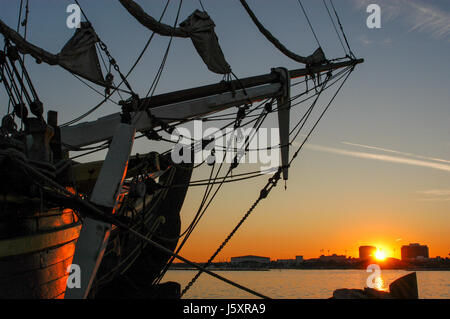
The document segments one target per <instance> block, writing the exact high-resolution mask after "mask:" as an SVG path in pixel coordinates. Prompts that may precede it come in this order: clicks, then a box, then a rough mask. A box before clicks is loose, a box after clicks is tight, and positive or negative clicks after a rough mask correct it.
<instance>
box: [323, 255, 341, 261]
mask: <svg viewBox="0 0 450 319" xmlns="http://www.w3.org/2000/svg"><path fill="white" fill-rule="evenodd" d="M346 259H347V256H345V255H336V254H333V255H331V256H324V255H321V256H320V257H319V260H320V261H345V260H346Z"/></svg>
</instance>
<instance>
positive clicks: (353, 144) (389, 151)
mask: <svg viewBox="0 0 450 319" xmlns="http://www.w3.org/2000/svg"><path fill="white" fill-rule="evenodd" d="M341 143H342V144H346V145H351V146H357V147H363V148H367V149H372V150H377V151H383V152H387V153H394V154H398V155H404V156H410V157H414V158H419V159H423V160H427V161H436V162H442V163H448V164H450V161H449V160H445V159H441V158H434V157H427V156H422V155H416V154H412V153H405V152H399V151H395V150H390V149H387V148H382V147H376V146H369V145H363V144H356V143H350V142H345V141H344V142H341Z"/></svg>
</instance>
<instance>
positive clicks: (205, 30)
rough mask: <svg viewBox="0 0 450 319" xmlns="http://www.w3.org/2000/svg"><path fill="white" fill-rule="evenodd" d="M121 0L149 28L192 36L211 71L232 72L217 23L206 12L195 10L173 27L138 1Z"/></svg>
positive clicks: (166, 34)
mask: <svg viewBox="0 0 450 319" xmlns="http://www.w3.org/2000/svg"><path fill="white" fill-rule="evenodd" d="M119 1H120V3H121V4H122V5H123V7H124V8H125V9H126V10H127V11H128V12H129V13H130V14H131V15H132V16H133V17H134V18H135V19H136V20H138V21H139V22H140V23H141V24H142V25H143V26H145V27H147V28H148V29H150V30H152V31H154V32H156V33H158V34H160V35H163V36H174V37H179V38H191V40H192V43H193V44H194V47H195V49H196V50H197V52H198V54H199V55H200V56H201V58H202V60H203V62H204V63H205V64H206V66H207V67H208V69H209V70H210V71H212V72H215V73H219V74H228V73H230V72H231V67H230V65H229V64H228V63H227V61H226V60H225V57H224V54H223V52H222V49H221V48H220V45H219V41H218V38H217V35H216V33H215V32H214V27H215V24H214V22H213V20H212V19H211V18H210V16H209V15H208V14H207V13H206V12H202V11H199V10H195V11H194V12H193V13H192V14H191V15H190V16H189V17H188V18H187V19H186V20H185V21H183V22H182V23H181V24H180V27H178V28H173V27H171V26H169V25H167V24H164V23H161V22H158V21H157V20H156V19H154V18H152V17H151V16H149V15H148V14H147V13H145V12H144V10H143V9H142V7H141V6H139V5H138V4H137V3H136V2H134V1H132V0H119Z"/></svg>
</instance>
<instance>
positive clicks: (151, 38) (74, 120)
mask: <svg viewBox="0 0 450 319" xmlns="http://www.w3.org/2000/svg"><path fill="white" fill-rule="evenodd" d="M169 3H170V0H167V2H166V5H165V7H164V9H163V12H162V13H161V16H160V18H159V21H161V20H162V19H163V17H164V15H165V13H166V10H167V7H168V6H169ZM154 36H155V32H152V34H151V35H150V38H149V39H148V41H147V43H146V44H145V46H144V48H143V49H142V51H141V53H140V54H139V56H138V58H137V59H136V61H135V62H134V64H133V66H132V67H131V68H130V70H129V71H128V73H127V74H126V76H125V78H128V77H129V76H130V74H131V73H132V72H133V70H134V69H135V68H136V66H137V64H138V63H139V61H140V60H141V58H142V57H143V55H144V53H145V51H146V50H147V49H148V47H149V45H150V43H151V41H152V40H153V38H154ZM122 83H123V80H122V82H120V83H119V85H118V86H117V87H116V88H114V90H113V91H112V92H111V93H110V94H109V95H108V97H110V96H112V95H113V94H114V92H115V91H116V90H117V89H118V88H119V87H120V86H121V85H122ZM102 95H103V94H102ZM106 101H107V98H105V99H103V100H102V101H101V102H100V103H98V104H97V105H96V106H94V107H93V108H92V109H90V110H89V111H88V112H86V113H84V114H82V115H80V116H79V117H77V118H75V119H73V120H71V121H69V122H66V123H64V124H62V125H60V126H61V127H64V126H68V125H72V124H75V123H76V122H79V121H80V120H82V119H84V118H85V117H87V116H88V115H90V114H91V113H93V112H94V111H95V110H97V109H98V108H99V107H101V106H102V105H103V104H104V103H105V102H106Z"/></svg>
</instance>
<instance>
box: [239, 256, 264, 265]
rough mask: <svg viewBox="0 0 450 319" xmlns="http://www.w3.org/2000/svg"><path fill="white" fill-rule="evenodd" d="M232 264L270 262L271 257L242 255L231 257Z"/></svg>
mask: <svg viewBox="0 0 450 319" xmlns="http://www.w3.org/2000/svg"><path fill="white" fill-rule="evenodd" d="M231 263H232V264H241V263H259V264H269V263H270V258H269V257H260V256H252V255H248V256H240V257H231Z"/></svg>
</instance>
